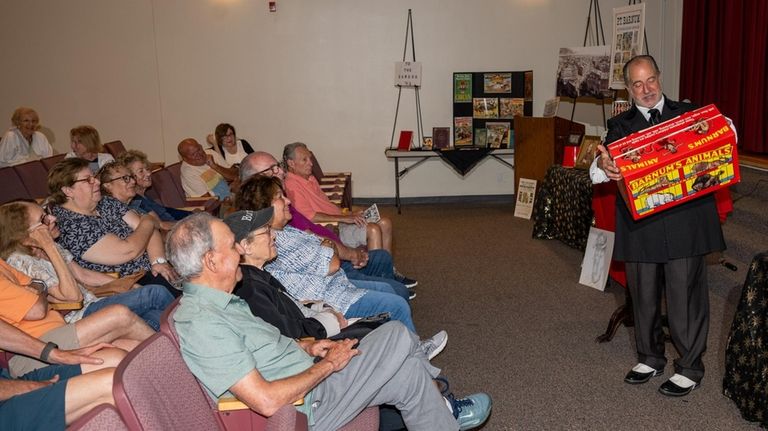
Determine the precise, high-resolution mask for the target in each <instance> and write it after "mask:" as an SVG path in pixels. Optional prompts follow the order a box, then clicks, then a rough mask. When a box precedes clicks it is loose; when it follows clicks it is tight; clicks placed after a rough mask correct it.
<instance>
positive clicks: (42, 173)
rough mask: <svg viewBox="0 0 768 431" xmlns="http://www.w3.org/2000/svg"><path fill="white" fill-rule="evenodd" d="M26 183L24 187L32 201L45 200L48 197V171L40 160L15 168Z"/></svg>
mask: <svg viewBox="0 0 768 431" xmlns="http://www.w3.org/2000/svg"><path fill="white" fill-rule="evenodd" d="M13 169H14V170H15V171H16V173H17V174H18V175H19V178H21V182H22V183H24V187H25V188H26V189H27V193H29V197H31V198H32V199H43V198H45V197H47V196H48V170H47V169H46V168H45V165H43V162H41V161H40V160H33V161H31V162H26V163H22V164H20V165H16V166H14V167H13Z"/></svg>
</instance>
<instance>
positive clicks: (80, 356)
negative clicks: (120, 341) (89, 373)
mask: <svg viewBox="0 0 768 431" xmlns="http://www.w3.org/2000/svg"><path fill="white" fill-rule="evenodd" d="M110 347H115V346H113V345H111V344H109V343H98V344H94V345H92V346H88V347H82V348H80V349H74V350H61V349H53V350H52V351H51V354H50V355H48V362H50V363H52V364H61V365H79V364H90V365H101V364H103V363H104V360H103V359H101V358H97V357H95V356H91V355H92V354H94V353H95V352H97V351H99V350H101V349H105V348H110Z"/></svg>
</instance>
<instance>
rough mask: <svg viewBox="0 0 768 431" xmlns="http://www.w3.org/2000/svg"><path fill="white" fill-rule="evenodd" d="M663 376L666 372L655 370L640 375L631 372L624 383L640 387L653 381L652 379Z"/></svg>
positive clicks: (633, 371)
mask: <svg viewBox="0 0 768 431" xmlns="http://www.w3.org/2000/svg"><path fill="white" fill-rule="evenodd" d="M662 374H664V370H653V371H649V372H647V373H639V372H637V371H635V370H631V371H630V372H629V373H627V376H626V377H624V381H625V382H626V383H629V384H630V385H639V384H641V383H645V382H647V381H648V380H651V377H656V376H660V375H662Z"/></svg>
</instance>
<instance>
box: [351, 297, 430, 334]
mask: <svg viewBox="0 0 768 431" xmlns="http://www.w3.org/2000/svg"><path fill="white" fill-rule="evenodd" d="M385 311H386V312H389V314H390V316H391V318H392V320H399V321H400V322H402V323H403V325H405V326H406V328H408V329H410V330H411V332H413V333H416V327H414V326H413V319H411V307H410V306H409V305H408V301H406V300H405V299H403V298H401V297H399V296H397V295H395V294H392V293H386V292H378V291H375V290H369V291H368V292H366V293H365V295H363V297H362V298H360V299H359V300H357V302H355V303H354V304H352V305H350V306H349V308H348V309H347V312H346V313H344V317H346V318H348V319H349V318H351V317H368V316H373V315H376V314H379V313H384V312H385Z"/></svg>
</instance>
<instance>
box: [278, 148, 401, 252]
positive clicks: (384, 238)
mask: <svg viewBox="0 0 768 431" xmlns="http://www.w3.org/2000/svg"><path fill="white" fill-rule="evenodd" d="M283 161H284V163H285V164H286V168H287V169H288V173H287V174H286V176H285V189H286V192H287V194H288V197H289V198H291V200H292V201H293V202H294V205H295V206H296V209H297V210H298V211H299V212H300V213H302V214H304V216H306V217H307V218H308V219H310V220H312V221H314V222H323V221H336V222H339V233H340V235H341V240H342V241H343V242H344V243H345V244H347V245H349V246H351V247H358V246H361V245H367V246H368V249H369V250H374V249H377V248H383V249H385V250H387V251H389V252H390V253H391V252H392V222H391V221H390V220H389V219H388V218H386V217H382V219H381V220H380V221H379V222H378V223H367V222H366V221H365V219H364V218H363V214H362V211H359V210H358V211H353V212H351V213H349V214H343V213H342V211H341V208H339V207H338V206H336V205H334V204H333V203H331V201H330V200H328V197H327V196H326V195H325V193H323V191H322V190H321V189H320V185H319V184H318V182H317V179H316V178H315V177H314V176H313V175H312V160H311V154H310V152H309V149H308V148H307V146H306V145H305V144H303V143H301V142H295V143H293V144H288V145H286V146H285V148H284V149H283Z"/></svg>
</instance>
